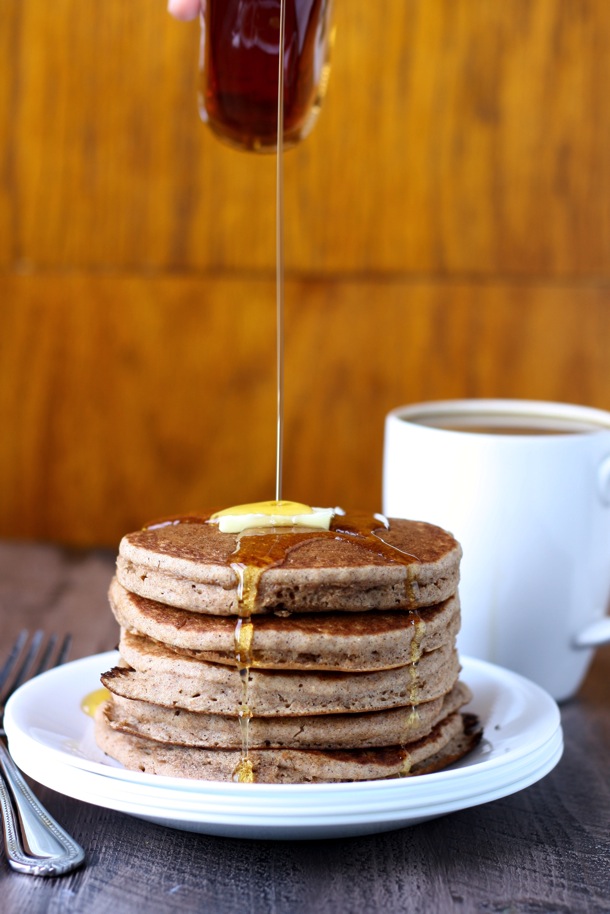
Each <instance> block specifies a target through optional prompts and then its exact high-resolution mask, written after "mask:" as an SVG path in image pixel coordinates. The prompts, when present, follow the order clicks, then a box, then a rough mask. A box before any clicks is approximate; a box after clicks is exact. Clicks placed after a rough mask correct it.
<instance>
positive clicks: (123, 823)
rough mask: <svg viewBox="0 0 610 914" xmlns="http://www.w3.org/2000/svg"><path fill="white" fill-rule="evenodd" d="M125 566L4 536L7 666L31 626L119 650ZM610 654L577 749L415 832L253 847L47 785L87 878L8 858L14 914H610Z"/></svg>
mask: <svg viewBox="0 0 610 914" xmlns="http://www.w3.org/2000/svg"><path fill="white" fill-rule="evenodd" d="M112 567H113V556H112V555H110V554H109V553H104V552H100V551H94V552H80V551H77V550H65V549H59V548H56V547H51V546H44V545H26V544H16V543H7V542H1V541H0V645H3V646H4V647H3V649H2V653H0V662H1V661H2V659H3V657H4V651H5V650H7V649H8V648H7V646H8V645H9V644H10V643H12V639H13V638H14V636H15V635H16V633H17V632H18V631H19V629H20V628H21V627H22V626H23V625H26V626H29V627H30V628H32V629H35V628H36V627H38V626H43V627H44V628H45V629H46V630H47V631H49V632H51V631H58V632H64V631H67V630H70V631H72V632H73V633H74V649H73V654H72V656H73V657H74V658H76V657H79V656H85V655H87V654H91V653H94V652H97V651H102V650H107V649H111V648H112V647H114V645H115V643H116V636H117V630H116V625H115V623H114V620H113V618H112V616H111V613H110V610H109V608H108V606H107V601H106V589H107V586H108V582H109V580H110V576H111V574H112ZM609 672H610V648H604V649H601V650H599V651H598V652H597V656H596V658H595V660H594V662H593V665H592V667H591V670H590V672H589V675H588V677H587V679H586V681H585V683H584V685H583V687H582V689H581V691H580V694H579V696H578V697H577V698H576V699H574V700H572V701H570V702H568V703H565V704H564V705H563V706H562V709H561V716H562V725H563V729H564V736H565V753H564V756H563V758H562V760H561V761H560V763H559V765H558V766H557V768H555V769H554V770H553V771H552V772H551V773H550V774H549V775H548V776H547V777H546V778H544V779H543V780H542V781H540V782H539V783H537V784H535V785H533V786H531V787H529V788H528V789H526V790H523V791H521V792H520V793H517V794H514V795H513V796H509V797H506V798H504V799H500V800H496V801H495V802H492V803H487V804H485V805H483V806H479V807H474V808H471V809H467V810H463V811H461V812H458V813H455V814H452V815H449V816H445V817H443V818H440V819H436V820H433V821H431V822H427V823H424V824H421V825H418V826H414V827H411V828H405V829H402V830H399V831H395V832H388V833H386V834H381V835H377V836H369V837H362V838H350V839H336V840H326V841H310V842H308V841H300V842H295V841H250V840H239V839H230V838H216V837H210V836H205V835H195V834H190V833H187V832H180V831H174V830H171V829H168V828H164V827H160V826H155V825H152V824H149V823H146V822H144V821H140V820H137V819H134V818H131V817H129V816H126V815H123V814H121V813H116V812H112V811H110V810H105V809H101V808H99V807H95V806H92V805H89V804H86V803H80V802H77V801H75V800H71V799H69V798H66V797H63V796H61V795H59V794H57V793H55V792H54V791H51V790H49V789H45V788H42V787H40V786H37V788H36V789H37V793H38V795H39V796H40V798H41V799H42V800H43V802H44V803H45V804H46V805H47V807H48V809H49V810H50V812H51V813H52V814H53V815H54V816H55V817H56V818H57V819H58V820H59V821H60V822H61V823H62V824H63V825H64V826H65V827H66V828H68V830H69V831H70V832H71V833H72V834H73V835H74V836H75V838H76V839H77V840H78V841H80V843H81V844H82V845H83V846H84V848H85V850H86V853H87V862H86V866H85V868H84V869H82V870H80V871H78V872H76V873H74V874H72V875H70V876H66V877H62V878H59V879H54V880H43V879H37V878H35V877H28V876H22V875H18V874H15V873H13V872H12V871H11V870H10V869H9V868H8V866H7V864H6V862H5V860H4V859H3V858H0V899H1V909H2V912H3V914H23V912H24V911H27V912H28V914H137V912H141V911H146V914H170V912H171V914H195V912H202V911H206V912H207V911H209V912H214V914H244V912H248V914H314V912H319V914H377V912H379V911H384V912H386V914H405V912H407V914H411V912H412V914H453V912H456V911H457V912H463V914H488V912H492V914H508V912H510V914H606V912H608V911H609V910H610V837H609V833H608V821H609V819H610V785H609V782H608V757H609V755H610V711H609V709H610V676H609Z"/></svg>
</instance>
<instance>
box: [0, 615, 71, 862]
mask: <svg viewBox="0 0 610 914" xmlns="http://www.w3.org/2000/svg"><path fill="white" fill-rule="evenodd" d="M28 640H29V633H28V632H27V631H22V632H20V634H19V635H18V637H17V640H16V641H15V644H14V645H13V647H12V649H11V651H10V653H9V656H8V658H7V660H6V662H5V664H4V666H3V667H2V668H1V669H0V737H2V738H1V739H0V770H1V772H2V773H1V774H0V811H1V813H2V827H3V830H4V844H5V849H6V855H7V858H8V862H9V863H10V865H11V866H12V868H13V869H14V870H17V871H18V872H20V873H29V874H30V875H33V876H62V875H64V873H70V872H71V871H72V870H74V869H76V867H77V866H80V864H81V863H82V862H83V860H84V859H85V853H84V851H83V849H82V847H81V846H80V845H79V844H77V843H76V841H74V839H73V838H71V837H70V835H69V834H68V833H67V832H66V831H64V829H63V828H62V827H61V825H59V824H58V823H57V822H56V821H55V819H54V818H53V817H52V816H51V815H50V814H49V813H48V812H47V810H46V809H45V808H44V806H42V804H41V803H40V802H39V800H38V799H37V798H36V797H35V796H34V794H33V793H32V791H31V790H30V788H29V786H28V784H27V783H26V781H25V780H24V778H23V776H22V775H21V772H20V771H19V769H18V768H17V766H16V765H15V763H14V761H13V760H12V758H11V756H10V755H9V752H8V746H7V745H6V741H5V739H4V737H6V734H5V732H4V706H5V704H6V702H7V701H8V699H9V698H10V696H11V695H12V694H13V692H14V691H15V689H17V688H18V687H19V686H20V685H22V684H23V683H24V682H26V680H28V679H31V678H32V677H33V676H37V675H38V674H39V673H42V672H44V671H45V670H47V669H51V668H52V667H55V666H59V665H60V664H62V663H63V662H64V661H65V659H66V657H67V655H68V651H69V649H70V643H71V638H70V636H69V635H66V637H65V638H64V639H63V640H62V642H61V644H60V645H59V647H57V642H58V639H57V636H55V635H51V636H50V637H49V639H48V640H47V643H46V644H45V645H43V641H44V633H43V632H42V631H37V632H35V633H34V635H33V636H32V638H31V640H30V641H29V645H28Z"/></svg>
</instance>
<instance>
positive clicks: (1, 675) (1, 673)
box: [0, 628, 28, 689]
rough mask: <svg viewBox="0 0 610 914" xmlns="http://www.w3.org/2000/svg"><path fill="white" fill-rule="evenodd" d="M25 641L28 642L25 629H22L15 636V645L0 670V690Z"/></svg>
mask: <svg viewBox="0 0 610 914" xmlns="http://www.w3.org/2000/svg"><path fill="white" fill-rule="evenodd" d="M27 640H28V632H27V629H25V628H24V629H22V630H21V631H20V632H19V634H18V635H17V640H16V641H15V643H14V644H13V646H12V648H11V652H10V654H9V655H8V657H7V659H6V663H5V664H4V666H3V667H2V670H0V689H2V688H3V687H4V683H5V682H6V680H7V679H8V677H9V676H10V675H11V673H12V672H13V667H14V666H15V664H16V663H17V660H18V659H19V656H20V654H21V651H22V650H23V647H24V645H25V642H26V641H27Z"/></svg>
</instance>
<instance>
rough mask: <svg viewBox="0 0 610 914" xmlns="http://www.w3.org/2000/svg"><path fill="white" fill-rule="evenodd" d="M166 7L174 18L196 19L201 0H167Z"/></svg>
mask: <svg viewBox="0 0 610 914" xmlns="http://www.w3.org/2000/svg"><path fill="white" fill-rule="evenodd" d="M167 9H168V11H169V12H170V13H171V14H172V16H175V18H176V19H184V20H188V19H196V18H197V16H198V15H199V12H200V10H201V0H168V3H167Z"/></svg>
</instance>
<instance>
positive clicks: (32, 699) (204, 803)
mask: <svg viewBox="0 0 610 914" xmlns="http://www.w3.org/2000/svg"><path fill="white" fill-rule="evenodd" d="M116 662H117V655H116V653H114V652H110V653H107V654H98V655H97V656H94V657H87V658H85V659H84V660H77V661H75V662H73V663H69V664H66V665H65V666H63V667H60V668H59V669H56V670H51V671H50V672H48V673H44V674H43V675H42V676H38V677H37V678H36V679H33V680H32V681H31V682H29V683H27V684H26V685H24V686H22V687H21V688H20V689H19V690H18V691H17V692H16V693H15V695H13V697H12V698H11V700H10V701H9V703H8V705H7V708H6V717H5V729H6V733H7V736H8V739H9V746H10V750H11V753H12V755H13V758H14V759H15V761H16V763H17V764H18V765H19V767H20V768H21V769H22V770H23V771H24V772H25V773H26V774H28V775H30V776H31V777H33V778H34V779H35V780H36V781H38V782H39V783H41V784H44V785H46V786H47V787H51V788H52V789H53V790H57V791H59V792H60V793H63V794H65V795H66V796H70V797H75V798H76V799H79V800H84V801H86V802H87V803H93V804H95V805H97V806H102V807H105V808H107V809H115V810H119V811H121V812H125V813H128V814H129V815H133V816H136V817H139V818H142V819H146V820H148V821H150V822H155V823H158V824H160V825H166V826H170V827H172V828H179V829H183V830H186V831H193V832H202V833H204V834H209V835H224V836H231V837H240V838H265V839H268V838H280V839H302V838H333V837H342V836H349V835H366V834H373V833H375V832H381V831H390V830H391V829H395V828H403V827H405V826H407V825H414V824H416V823H419V822H424V821H426V820H427V819H432V818H435V817H437V816H442V815H445V814H446V813H450V812H455V811H456V810H460V809H466V808H468V807H471V806H477V805H479V804H481V803H487V802H489V801H491V800H496V799H498V798H500V797H504V796H508V795H509V794H512V793H516V792H517V791H519V790H522V789H523V788H525V787H528V786H529V785H530V784H533V783H535V782H536V781H538V780H540V779H541V778H542V777H544V775H546V774H548V772H549V771H551V770H552V769H553V768H554V767H555V765H556V764H557V762H558V761H559V759H560V758H561V754H562V751H563V735H562V731H561V724H560V717H559V709H558V708H557V705H556V703H555V702H554V701H553V699H552V698H551V697H550V696H549V695H548V694H547V693H546V692H544V691H543V690H542V689H540V688H539V687H538V686H536V685H534V684H533V683H531V682H529V681H528V680H526V679H523V677H521V676H518V675H517V674H516V673H511V672H509V671H508V670H504V669H501V668H500V667H496V666H493V665H492V664H489V663H484V662H483V661H481V660H471V659H466V658H462V665H463V674H462V678H463V680H464V681H465V682H466V683H468V685H469V686H470V687H471V689H472V691H473V693H474V696H475V698H474V699H473V701H472V704H471V705H470V706H469V707H468V708H467V709H466V710H468V711H471V712H473V713H474V714H477V715H478V717H479V719H480V720H481V722H482V724H483V727H484V738H483V741H482V743H481V744H480V746H479V747H478V748H477V749H476V750H475V751H474V752H473V753H471V754H470V755H469V756H468V757H467V758H465V759H463V760H462V761H461V762H459V763H457V764H456V765H454V766H453V767H451V768H447V769H445V770H443V771H439V772H437V773H435V774H426V775H421V776H419V777H412V778H403V779H393V780H388V781H366V782H363V783H354V784H297V785H291V784H227V783H220V782H214V781H192V780H186V779H180V778H166V777H158V776H155V775H149V774H140V773H139V772H135V771H127V770H125V769H123V768H122V767H121V766H120V765H118V763H116V762H114V761H113V760H111V759H109V758H108V757H107V756H105V755H104V754H103V753H102V752H101V751H100V750H99V749H98V747H97V746H96V744H95V741H94V738H93V721H92V720H91V718H89V717H88V716H87V715H86V714H85V713H84V712H83V711H82V710H81V702H82V700H83V699H84V698H85V697H86V696H87V695H88V694H89V693H91V692H93V691H95V690H96V689H97V688H99V676H100V673H102V672H104V671H105V670H107V669H110V668H111V667H112V666H114V665H115V664H116Z"/></svg>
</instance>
